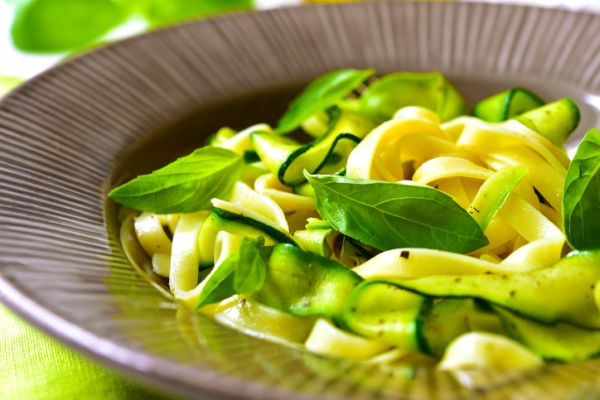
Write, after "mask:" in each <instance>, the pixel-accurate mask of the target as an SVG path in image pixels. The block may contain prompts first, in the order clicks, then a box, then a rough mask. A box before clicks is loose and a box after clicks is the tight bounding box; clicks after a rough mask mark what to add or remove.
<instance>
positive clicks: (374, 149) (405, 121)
mask: <svg viewBox="0 0 600 400" xmlns="http://www.w3.org/2000/svg"><path fill="white" fill-rule="evenodd" d="M411 134H422V135H433V136H437V137H440V138H444V139H445V138H446V137H445V135H444V132H443V131H442V130H441V129H440V126H439V119H438V117H437V115H436V114H435V113H433V112H432V111H431V110H428V109H426V108H422V107H405V108H402V109H400V110H399V111H398V112H397V113H396V114H395V115H394V118H393V119H391V120H389V121H386V122H384V123H383V124H381V125H379V126H378V127H376V128H375V129H373V130H372V131H371V132H370V133H369V134H368V135H367V136H366V137H365V138H364V139H363V140H362V141H361V142H360V143H359V144H358V146H356V148H355V149H354V150H352V152H351V153H350V156H349V157H348V163H347V165H346V175H347V176H350V177H354V178H363V179H382V178H385V176H387V177H388V179H389V178H390V177H393V180H401V179H404V176H403V175H404V174H403V171H402V166H401V162H400V160H399V155H400V147H399V143H400V142H401V139H402V138H404V137H406V136H408V135H411ZM383 152H385V154H384V157H383V158H381V157H380V156H381V154H382V153H383ZM398 165H400V167H399V168H398V167H397V166H398Z"/></svg>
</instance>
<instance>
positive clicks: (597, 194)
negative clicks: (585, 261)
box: [563, 129, 600, 250]
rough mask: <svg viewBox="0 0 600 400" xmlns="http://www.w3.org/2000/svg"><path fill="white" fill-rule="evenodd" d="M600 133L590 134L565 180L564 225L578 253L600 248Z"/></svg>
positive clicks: (588, 133) (592, 130) (569, 239)
mask: <svg viewBox="0 0 600 400" xmlns="http://www.w3.org/2000/svg"><path fill="white" fill-rule="evenodd" d="M599 221H600V131H598V130H597V129H591V130H589V131H588V132H587V133H586V135H585V136H584V138H583V140H582V142H581V144H580V145H579V147H578V148H577V152H576V153H575V157H574V158H573V161H571V164H570V165H569V169H568V170H567V176H566V178H565V190H564V197H563V223H564V228H565V234H566V236H567V240H568V241H569V244H570V245H571V246H572V247H573V248H575V249H578V250H585V249H598V248H600V225H599Z"/></svg>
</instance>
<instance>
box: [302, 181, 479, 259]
mask: <svg viewBox="0 0 600 400" xmlns="http://www.w3.org/2000/svg"><path fill="white" fill-rule="evenodd" d="M307 179H308V181H309V182H310V184H311V185H312V187H313V189H314V191H315V200H316V207H317V211H318V212H319V214H320V215H321V217H322V218H323V219H325V220H326V221H327V222H328V223H329V224H331V226H332V227H333V228H334V229H336V230H338V231H340V232H341V233H343V234H344V235H346V236H349V237H351V238H353V239H355V240H358V241H359V242H361V243H363V244H366V245H369V246H372V247H374V248H376V249H378V250H389V249H393V248H399V247H424V248H430V249H438V250H446V251H454V252H460V253H466V252H469V251H473V250H476V249H478V248H480V247H483V246H485V245H486V244H487V243H488V240H487V238H486V237H485V235H484V233H483V231H482V230H481V228H480V227H479V225H478V224H477V222H476V221H475V220H474V219H473V218H472V217H471V216H470V215H469V214H468V213H467V212H466V211H465V210H464V209H462V208H461V207H460V206H459V205H458V204H456V203H455V202H454V200H452V198H451V197H450V196H448V195H446V194H444V193H442V192H440V191H438V190H436V189H433V188H429V187H422V186H415V185H405V184H400V183H393V182H380V181H369V180H363V179H353V178H346V177H341V176H335V175H307Z"/></svg>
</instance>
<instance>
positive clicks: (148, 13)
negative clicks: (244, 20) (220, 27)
mask: <svg viewBox="0 0 600 400" xmlns="http://www.w3.org/2000/svg"><path fill="white" fill-rule="evenodd" d="M253 5H254V1H253V0H227V1H224V0H167V1H165V0H147V1H146V6H145V7H144V9H143V10H142V13H143V15H144V17H146V19H147V20H148V22H150V24H151V25H153V26H155V27H156V26H164V25H168V24H172V23H174V22H179V21H185V20H190V19H194V18H198V17H209V16H213V15H218V14H223V13H226V12H232V11H241V10H249V9H251V8H252V7H253Z"/></svg>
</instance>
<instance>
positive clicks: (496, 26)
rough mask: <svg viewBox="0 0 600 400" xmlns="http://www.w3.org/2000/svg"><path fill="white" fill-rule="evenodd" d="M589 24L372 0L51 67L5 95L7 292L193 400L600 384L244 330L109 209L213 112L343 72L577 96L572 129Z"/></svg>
mask: <svg viewBox="0 0 600 400" xmlns="http://www.w3.org/2000/svg"><path fill="white" fill-rule="evenodd" d="M598 32H600V16H598V15H593V14H586V13H573V12H569V11H565V10H552V9H540V8H530V7H521V6H509V5H491V4H477V3H423V2H420V3H402V2H394V3H382V2H373V3H366V4H351V5H329V6H311V7H298V8H290V9H280V10H275V11H269V12H263V13H253V14H240V15H232V16H228V17H224V18H219V19H214V20H207V21H202V22H195V23H191V24H187V25H183V26H178V27H174V28H170V29H166V30H163V31H159V32H155V33H151V34H148V35H144V36H141V37H137V38H133V39H131V40H127V41H125V42H122V43H118V44H116V45H113V46H109V47H106V48H102V49H99V50H97V51H94V52H92V53H90V54H87V55H84V56H82V57H79V58H77V59H75V60H72V61H69V62H67V63H65V64H63V65H60V66H58V67H56V68H54V69H52V70H50V71H48V72H46V73H44V74H43V75H41V76H39V77H37V78H35V79H33V80H32V81H30V82H27V83H26V84H25V85H23V86H22V87H20V88H19V89H17V90H16V91H15V92H13V93H12V94H10V95H9V96H7V97H6V98H4V99H3V101H2V102H1V103H0V150H1V151H0V298H1V300H2V301H3V302H5V303H6V304H8V305H9V306H10V307H12V308H13V309H14V310H16V311H17V312H18V313H20V314H21V315H23V316H24V317H25V318H27V319H29V320H30V321H32V322H33V323H35V324H37V325H38V326H40V327H42V328H43V329H44V330H46V331H48V332H49V333H51V334H53V335H55V336H57V337H59V338H61V339H62V340H63V341H65V342H66V343H68V344H70V345H71V346H73V347H76V348H78V349H80V350H82V351H84V352H85V353H87V354H89V355H91V356H93V357H95V358H96V359H99V360H100V361H102V362H104V363H106V364H108V365H110V366H112V367H114V368H117V369H119V370H121V371H122V372H124V373H126V374H128V375H130V376H132V377H134V378H136V379H139V380H141V381H143V382H145V383H146V384H148V385H151V386H153V387H159V388H162V389H163V390H166V391H170V392H172V393H177V394H180V395H184V396H190V397H203V398H214V397H215V396H220V397H221V398H243V399H272V398H281V397H285V398H289V399H307V398H340V399H342V398H343V399H358V398H361V399H370V398H378V399H398V398H408V399H420V398H429V397H434V398H471V397H482V398H489V399H492V398H498V399H504V398H508V397H518V398H520V399H539V398H544V399H549V398H565V397H570V398H589V397H590V396H593V395H596V396H598V393H600V386H598V385H599V382H598V376H599V374H598V373H599V372H600V360H592V361H588V362H586V363H582V364H577V365H548V366H547V367H545V368H544V369H543V370H541V371H538V372H534V373H531V374H528V375H521V374H492V373H490V374H480V375H477V374H460V375H449V374H445V373H441V372H438V371H436V370H435V369H427V368H420V369H413V368H411V367H410V366H403V367H396V368H382V367H378V366H374V365H361V364H352V363H350V362H346V361H337V360H332V359H324V358H320V357H316V356H313V355H310V354H305V353H303V352H300V351H297V350H291V349H287V348H283V347H280V346H278V345H276V344H272V343H268V342H264V341H261V340H259V339H255V338H251V337H248V336H244V335H242V334H238V333H236V332H233V331H231V330H229V329H227V328H224V327H222V326H219V325H217V324H215V323H213V322H211V321H210V320H207V319H205V318H201V317H198V316H196V315H193V314H190V313H188V312H185V311H184V310H179V311H178V310H177V307H176V306H175V305H174V304H173V302H172V301H171V300H170V299H169V297H168V296H165V295H163V294H161V292H160V291H159V290H157V289H156V288H155V287H153V286H151V285H150V284H148V283H147V281H145V280H144V279H143V278H142V277H141V276H140V274H139V273H138V272H137V271H136V270H135V269H134V268H133V267H132V266H131V264H130V263H129V262H128V260H127V259H126V258H125V257H124V254H123V252H122V250H121V248H120V245H119V242H118V239H117V232H118V231H117V229H116V222H115V221H116V219H117V217H118V215H117V211H116V210H115V207H113V206H109V207H108V208H107V211H105V209H106V208H105V198H106V193H107V191H108V190H109V188H110V187H111V186H112V185H114V184H116V183H118V182H121V181H122V180H124V179H127V178H128V177H131V176H133V175H135V174H137V173H140V172H145V171H148V170H150V169H152V168H154V167H157V166H159V165H161V164H164V163H165V162H167V161H168V160H170V159H173V158H174V157H175V156H176V155H178V154H182V153H183V152H184V151H187V150H189V149H190V148H193V147H195V146H199V145H201V144H202V142H203V140H204V138H205V137H206V136H207V135H208V134H210V133H212V132H213V131H214V130H215V129H216V128H218V127H219V126H221V125H230V126H233V127H234V128H242V127H244V126H245V125H248V124H250V123H254V122H259V121H263V120H267V121H271V122H274V121H275V120H276V118H277V116H278V115H279V114H280V113H281V112H282V111H283V109H285V106H286V102H287V101H288V100H289V99H290V98H291V97H292V96H293V95H294V92H295V91H296V90H298V88H299V87H301V85H302V84H305V83H306V82H307V81H309V80H310V79H311V78H313V77H315V76H316V75H319V74H321V73H324V72H326V71H329V70H332V69H336V68H344V67H357V68H367V67H374V68H376V69H377V70H378V71H379V72H380V73H384V72H388V71H394V70H417V71H428V70H439V71H442V72H444V73H446V74H447V75H448V76H449V77H450V78H451V80H452V81H453V82H454V83H455V84H456V85H457V86H458V88H459V89H460V90H461V91H462V92H463V93H464V94H465V95H466V96H467V97H468V99H469V100H470V101H471V102H473V101H475V100H477V99H479V98H482V97H484V96H486V95H489V94H491V93H493V92H494V91H497V90H500V89H505V88H508V87H511V86H514V85H523V86H527V87H529V88H531V89H533V90H534V91H536V92H538V93H539V94H541V95H542V96H543V97H545V98H546V99H549V100H550V99H555V98H558V97H562V96H571V97H573V98H574V99H575V100H576V101H577V102H578V104H580V106H581V109H582V121H581V125H580V126H581V128H580V130H579V131H578V135H580V134H581V132H582V131H584V130H585V128H587V127H591V126H594V125H595V126H599V125H600V117H599V115H600V114H599V111H598V109H599V108H600V39H599V36H598ZM156 132H158V133H156ZM578 135H576V136H578ZM576 139H577V138H576V137H575V138H574V140H576ZM552 295H557V294H552Z"/></svg>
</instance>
